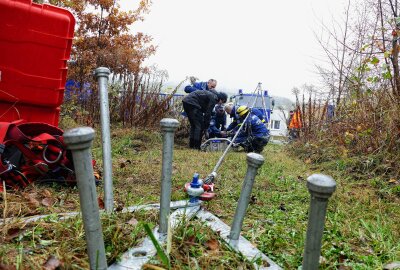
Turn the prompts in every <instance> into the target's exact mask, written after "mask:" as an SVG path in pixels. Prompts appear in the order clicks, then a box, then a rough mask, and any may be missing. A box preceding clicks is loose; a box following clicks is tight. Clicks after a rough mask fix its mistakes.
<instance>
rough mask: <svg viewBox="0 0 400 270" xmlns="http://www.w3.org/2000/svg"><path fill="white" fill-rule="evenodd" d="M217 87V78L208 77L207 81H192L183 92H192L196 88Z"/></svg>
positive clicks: (210, 88) (207, 88)
mask: <svg viewBox="0 0 400 270" xmlns="http://www.w3.org/2000/svg"><path fill="white" fill-rule="evenodd" d="M216 87H217V80H214V79H209V80H208V82H193V83H192V84H189V85H187V86H186V87H185V89H184V90H185V93H192V92H194V91H196V90H213V89H215V88H216Z"/></svg>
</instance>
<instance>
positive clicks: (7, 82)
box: [0, 0, 75, 125]
mask: <svg viewBox="0 0 400 270" xmlns="http://www.w3.org/2000/svg"><path fill="white" fill-rule="evenodd" d="M74 26H75V19H74V17H73V15H72V14H71V13H70V12H69V11H68V10H65V9H62V8H58V7H55V6H51V5H47V4H43V5H40V4H35V3H32V2H31V0H0V72H1V73H0V102H1V104H0V121H13V120H17V119H14V118H9V117H12V116H11V115H14V114H10V113H5V114H4V108H5V107H7V106H9V104H8V103H11V105H12V104H14V103H15V102H16V104H15V106H16V107H17V108H18V111H19V114H20V115H21V116H27V117H28V116H29V118H31V119H32V118H35V119H36V120H35V121H41V122H47V123H49V124H53V125H58V114H59V106H60V105H61V104H62V102H63V96H64V88H65V81H66V77H67V60H68V59H69V56H70V52H71V46H72V39H73V34H74ZM31 108H32V110H31ZM6 110H7V109H6ZM25 110H26V111H25ZM41 111H43V113H41ZM49 111H51V112H53V113H50V115H48V116H47V114H48V112H49ZM31 114H36V115H31ZM54 114H57V116H56V117H55V115H54ZM39 116H40V117H39ZM13 117H14V116H13ZM41 117H43V118H41ZM37 118H40V119H37ZM26 120H27V119H26ZM55 121H57V122H55Z"/></svg>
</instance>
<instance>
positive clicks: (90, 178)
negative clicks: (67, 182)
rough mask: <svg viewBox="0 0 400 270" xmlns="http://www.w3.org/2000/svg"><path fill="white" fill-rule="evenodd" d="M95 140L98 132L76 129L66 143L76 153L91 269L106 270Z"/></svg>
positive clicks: (68, 135)
mask: <svg viewBox="0 0 400 270" xmlns="http://www.w3.org/2000/svg"><path fill="white" fill-rule="evenodd" d="M93 139H94V130H93V129H92V128H90V127H82V128H74V129H70V130H68V131H66V132H65V133H64V141H65V143H66V145H67V148H68V149H70V150H71V151H72V157H73V161H74V168H75V174H76V180H77V182H78V190H79V200H80V205H81V211H82V218H83V225H84V228H85V236H86V245H87V250H88V255H89V262H90V269H96V270H97V269H98V270H103V269H104V270H105V269H107V260H106V255H105V250H104V240H103V232H102V229H101V222H100V215H99V205H98V202H97V194H96V184H95V178H94V174H93V165H92V155H91V149H90V148H91V146H92V141H93Z"/></svg>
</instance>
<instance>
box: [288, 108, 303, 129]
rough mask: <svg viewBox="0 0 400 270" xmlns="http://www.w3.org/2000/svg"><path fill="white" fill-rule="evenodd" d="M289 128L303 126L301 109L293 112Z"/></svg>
mask: <svg viewBox="0 0 400 270" xmlns="http://www.w3.org/2000/svg"><path fill="white" fill-rule="evenodd" d="M289 128H301V116H300V111H296V112H295V113H294V114H293V117H292V120H290V124H289Z"/></svg>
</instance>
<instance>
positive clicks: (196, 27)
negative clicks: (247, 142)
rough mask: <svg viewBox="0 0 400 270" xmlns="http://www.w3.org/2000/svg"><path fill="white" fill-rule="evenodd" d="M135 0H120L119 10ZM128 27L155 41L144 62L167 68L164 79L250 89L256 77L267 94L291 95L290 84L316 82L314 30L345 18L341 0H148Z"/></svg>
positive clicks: (317, 54) (319, 53)
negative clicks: (191, 79) (146, 7)
mask: <svg viewBox="0 0 400 270" xmlns="http://www.w3.org/2000/svg"><path fill="white" fill-rule="evenodd" d="M136 3H137V0H121V1H120V4H121V7H122V8H123V9H132V8H135V7H136ZM150 9H151V12H150V13H149V14H147V15H145V21H144V22H140V23H135V24H134V27H133V31H135V30H136V31H141V32H144V33H146V34H149V35H151V36H152V37H153V39H154V40H153V44H154V45H157V46H158V50H157V53H156V55H155V56H152V57H151V58H150V59H148V61H147V62H146V64H153V63H156V64H157V65H158V67H159V68H160V69H166V70H167V71H168V74H169V81H171V82H180V81H181V80H183V79H184V78H185V77H186V76H196V77H198V78H199V79H200V80H201V81H207V80H208V79H210V78H214V79H216V80H217V81H218V86H217V90H218V89H222V88H224V89H229V91H230V92H236V90H237V89H240V88H242V89H244V90H245V91H248V92H252V91H253V90H254V89H255V88H256V86H257V83H258V82H261V83H262V86H263V89H268V90H269V91H270V94H271V95H275V96H284V97H289V98H291V99H293V97H292V94H291V89H292V88H293V87H300V86H302V85H303V84H304V83H307V84H314V85H317V84H318V77H317V76H316V74H315V68H314V65H315V64H316V58H321V56H322V51H321V49H320V47H319V45H318V44H317V41H316V39H315V37H314V34H313V31H316V32H320V30H319V28H318V23H317V22H318V20H320V19H323V20H324V21H325V22H326V23H328V22H330V21H331V20H332V16H335V17H338V16H342V15H341V14H343V10H344V2H343V1H342V0H286V1H268V0H246V1H244V0H153V4H152V6H151V8H150Z"/></svg>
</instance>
